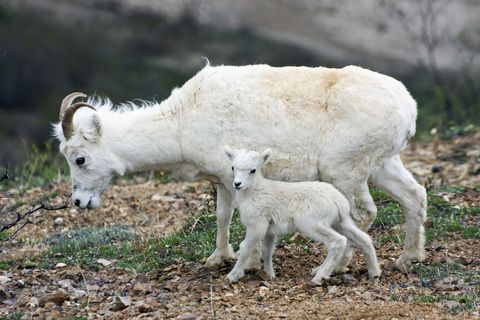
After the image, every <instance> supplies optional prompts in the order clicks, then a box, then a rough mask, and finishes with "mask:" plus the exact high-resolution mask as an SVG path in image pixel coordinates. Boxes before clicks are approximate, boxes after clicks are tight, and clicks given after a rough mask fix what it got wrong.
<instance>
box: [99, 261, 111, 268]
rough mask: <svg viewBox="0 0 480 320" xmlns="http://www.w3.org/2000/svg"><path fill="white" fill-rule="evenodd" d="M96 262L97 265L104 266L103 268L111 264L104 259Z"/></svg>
mask: <svg viewBox="0 0 480 320" xmlns="http://www.w3.org/2000/svg"><path fill="white" fill-rule="evenodd" d="M96 262H97V263H98V264H101V265H102V266H104V267H108V266H109V265H111V264H112V262H111V261H108V260H105V259H98V260H97V261H96Z"/></svg>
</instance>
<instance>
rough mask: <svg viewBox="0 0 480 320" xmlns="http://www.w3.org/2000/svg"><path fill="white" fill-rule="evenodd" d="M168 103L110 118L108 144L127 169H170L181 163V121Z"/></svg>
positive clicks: (107, 133)
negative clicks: (179, 123) (179, 121)
mask: <svg viewBox="0 0 480 320" xmlns="http://www.w3.org/2000/svg"><path fill="white" fill-rule="evenodd" d="M167 102H168V100H167V101H165V102H163V103H162V104H161V105H155V106H152V107H150V108H144V109H138V110H132V111H127V112H124V113H117V114H115V115H114V116H112V119H109V120H108V123H109V128H108V130H105V131H106V132H105V133H106V141H107V142H106V143H110V150H111V151H112V153H113V154H115V155H116V156H117V157H118V158H119V160H120V161H121V162H122V163H123V164H124V165H125V168H126V170H127V171H128V172H136V171H143V170H151V169H165V170H170V169H171V168H172V166H175V165H176V164H178V163H181V162H182V158H183V156H182V149H181V144H180V141H179V140H180V139H179V125H178V120H177V117H176V115H175V113H174V112H172V111H171V110H172V109H171V108H170V106H168V103H167ZM166 104H167V105H166Z"/></svg>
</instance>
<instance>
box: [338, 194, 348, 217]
mask: <svg viewBox="0 0 480 320" xmlns="http://www.w3.org/2000/svg"><path fill="white" fill-rule="evenodd" d="M335 205H336V206H337V209H338V214H339V215H340V218H341V219H342V220H344V219H345V218H346V217H348V218H349V217H350V203H348V200H347V198H345V197H344V196H343V195H342V196H341V197H338V198H337V199H335Z"/></svg>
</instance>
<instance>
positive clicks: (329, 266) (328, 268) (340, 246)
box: [303, 224, 347, 285]
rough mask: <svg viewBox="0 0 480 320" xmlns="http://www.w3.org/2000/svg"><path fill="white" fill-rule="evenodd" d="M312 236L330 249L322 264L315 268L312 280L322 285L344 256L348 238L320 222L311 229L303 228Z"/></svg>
mask: <svg viewBox="0 0 480 320" xmlns="http://www.w3.org/2000/svg"><path fill="white" fill-rule="evenodd" d="M303 231H304V232H305V233H306V234H307V235H308V236H309V237H310V238H312V239H313V240H315V241H319V242H322V243H323V244H324V245H325V246H326V247H327V250H328V254H327V257H326V258H325V261H324V262H323V263H322V265H321V266H319V267H317V268H315V269H313V271H312V275H313V274H315V276H314V277H313V279H312V280H311V282H312V283H313V284H315V285H321V284H322V283H323V280H326V279H329V278H330V276H331V274H332V273H333V270H334V268H335V266H336V265H337V264H338V261H339V259H340V258H341V257H342V255H343V252H344V251H345V248H346V245H347V238H345V237H344V236H342V235H341V234H339V233H338V232H336V231H335V230H333V229H332V228H330V227H326V226H323V225H321V224H318V225H317V227H316V228H315V227H313V228H311V229H310V230H303Z"/></svg>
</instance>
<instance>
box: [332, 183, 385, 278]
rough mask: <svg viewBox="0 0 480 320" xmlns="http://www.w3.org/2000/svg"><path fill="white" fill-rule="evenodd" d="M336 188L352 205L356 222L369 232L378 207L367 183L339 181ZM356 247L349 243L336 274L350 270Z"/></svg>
mask: <svg viewBox="0 0 480 320" xmlns="http://www.w3.org/2000/svg"><path fill="white" fill-rule="evenodd" d="M334 184H335V187H336V188H337V189H338V190H340V191H341V192H342V193H343V194H344V195H345V197H346V198H347V200H348V202H349V203H350V210H351V211H350V215H351V217H352V218H354V220H355V221H356V223H357V225H358V226H359V227H360V228H361V229H363V230H365V231H366V230H368V229H369V228H370V226H371V224H372V222H373V220H374V219H375V217H376V216H377V207H376V206H375V203H374V202H373V199H372V196H371V195H370V192H369V190H368V184H367V181H366V180H364V181H361V182H352V181H351V180H348V181H337V182H336V183H334ZM354 248H355V247H354V245H353V244H352V242H351V241H348V242H347V247H346V249H345V252H344V253H343V256H342V257H341V258H340V260H339V262H338V264H337V265H336V266H335V270H334V272H335V273H343V272H346V271H347V270H348V266H349V265H350V261H351V259H352V256H353V250H354Z"/></svg>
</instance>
